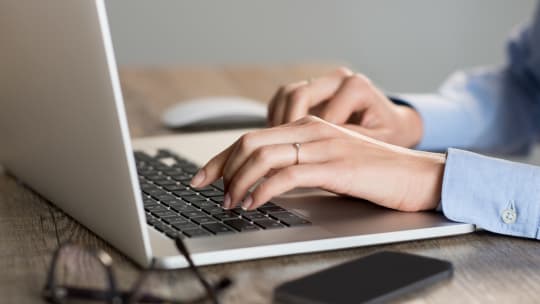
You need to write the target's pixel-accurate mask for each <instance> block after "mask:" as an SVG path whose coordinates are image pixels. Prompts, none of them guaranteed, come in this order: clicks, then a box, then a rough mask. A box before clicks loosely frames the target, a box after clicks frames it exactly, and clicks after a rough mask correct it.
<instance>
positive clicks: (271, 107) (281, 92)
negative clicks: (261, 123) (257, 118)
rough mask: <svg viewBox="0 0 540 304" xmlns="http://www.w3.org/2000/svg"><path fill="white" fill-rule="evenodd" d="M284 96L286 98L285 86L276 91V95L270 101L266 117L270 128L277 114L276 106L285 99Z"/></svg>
mask: <svg viewBox="0 0 540 304" xmlns="http://www.w3.org/2000/svg"><path fill="white" fill-rule="evenodd" d="M284 96H285V86H281V87H280V88H279V89H278V90H277V91H276V93H275V94H274V96H273V97H272V99H271V100H270V103H269V104H268V111H267V115H266V119H267V124H268V126H272V120H273V118H274V115H275V113H274V112H275V108H276V104H277V103H278V101H279V100H281V99H283V98H284Z"/></svg>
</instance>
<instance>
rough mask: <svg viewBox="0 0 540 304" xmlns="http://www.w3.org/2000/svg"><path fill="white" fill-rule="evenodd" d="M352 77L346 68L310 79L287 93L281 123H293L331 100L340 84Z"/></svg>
mask: <svg viewBox="0 0 540 304" xmlns="http://www.w3.org/2000/svg"><path fill="white" fill-rule="evenodd" d="M350 75H352V72H351V71H350V70H349V69H346V68H339V69H337V70H335V71H334V72H332V73H331V74H330V75H328V76H325V77H320V78H316V79H312V80H311V81H310V82H309V83H307V84H306V85H304V86H301V87H299V88H297V89H296V90H294V91H292V92H290V93H289V95H288V96H287V100H286V106H285V110H284V117H283V119H282V121H281V123H287V122H291V121H295V120H297V119H300V118H302V117H304V116H306V115H307V114H308V113H309V109H310V108H311V107H314V106H316V105H318V104H320V103H322V102H324V101H326V100H327V99H329V98H331V97H332V96H333V95H334V94H335V93H336V91H337V90H338V89H339V87H340V86H341V82H342V81H343V80H344V79H345V78H347V77H348V76H350Z"/></svg>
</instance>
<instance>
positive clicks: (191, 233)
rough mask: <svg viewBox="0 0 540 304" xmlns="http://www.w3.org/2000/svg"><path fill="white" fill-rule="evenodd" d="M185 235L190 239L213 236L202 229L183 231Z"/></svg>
mask: <svg viewBox="0 0 540 304" xmlns="http://www.w3.org/2000/svg"><path fill="white" fill-rule="evenodd" d="M182 232H183V233H184V234H185V235H187V236H188V237H190V238H196V237H203V236H210V235H212V234H211V233H210V232H208V231H206V230H204V229H202V228H197V229H190V230H184V231H182Z"/></svg>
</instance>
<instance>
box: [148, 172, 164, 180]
mask: <svg viewBox="0 0 540 304" xmlns="http://www.w3.org/2000/svg"><path fill="white" fill-rule="evenodd" d="M146 178H147V179H149V180H151V181H163V180H167V176H165V175H161V174H154V175H149V176H146Z"/></svg>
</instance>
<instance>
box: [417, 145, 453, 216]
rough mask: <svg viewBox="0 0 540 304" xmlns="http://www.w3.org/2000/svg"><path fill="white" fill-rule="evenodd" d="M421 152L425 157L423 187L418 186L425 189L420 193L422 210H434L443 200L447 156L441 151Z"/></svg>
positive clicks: (422, 172) (423, 157)
mask: <svg viewBox="0 0 540 304" xmlns="http://www.w3.org/2000/svg"><path fill="white" fill-rule="evenodd" d="M421 154H422V156H421V157H422V159H423V161H422V166H421V167H420V171H421V176H422V183H421V185H422V187H417V188H418V189H419V190H420V191H423V193H422V194H420V197H421V200H420V202H421V205H422V210H433V209H435V208H437V206H438V205H439V202H440V201H441V192H442V183H443V176H444V168H445V165H446V156H445V155H444V154H441V153H429V152H421ZM422 188H423V189H422Z"/></svg>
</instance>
